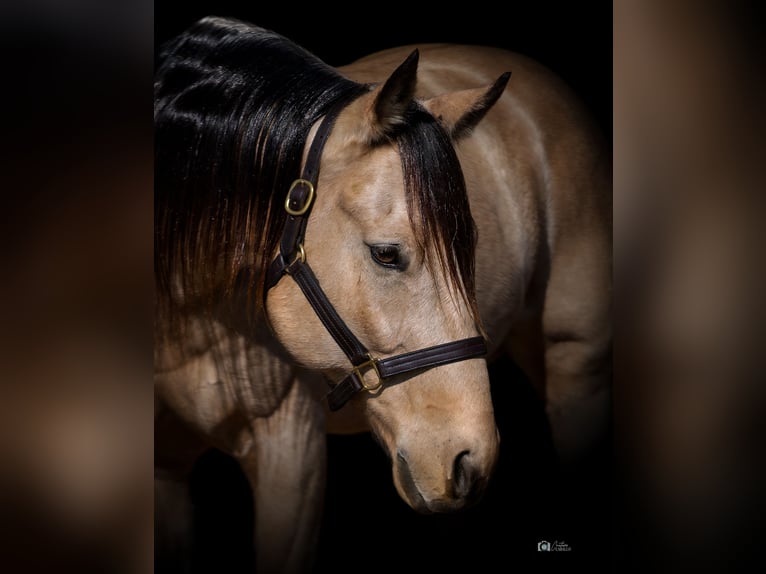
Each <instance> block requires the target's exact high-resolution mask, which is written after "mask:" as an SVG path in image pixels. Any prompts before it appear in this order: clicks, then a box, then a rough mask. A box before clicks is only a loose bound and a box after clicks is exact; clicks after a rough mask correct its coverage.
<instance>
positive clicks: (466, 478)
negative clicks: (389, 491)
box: [393, 446, 497, 514]
mask: <svg viewBox="0 0 766 574" xmlns="http://www.w3.org/2000/svg"><path fill="white" fill-rule="evenodd" d="M485 450H487V449H485ZM489 451H491V452H485V453H482V454H479V453H478V452H476V451H473V450H471V449H461V450H458V451H457V452H454V451H453V450H452V449H443V452H441V453H437V454H436V456H428V457H416V456H414V453H412V452H411V451H409V452H408V451H406V450H403V449H397V451H396V456H395V458H394V461H393V473H394V484H395V486H396V489H397V491H398V492H399V495H400V496H401V497H402V499H403V500H404V501H405V502H407V504H409V505H410V506H411V507H412V508H413V509H414V510H416V511H418V512H421V513H423V514H430V513H443V512H453V511H456V510H460V509H463V508H467V507H469V506H472V505H473V504H475V503H477V502H478V501H479V500H480V499H481V497H482V495H483V494H484V491H485V490H486V487H487V484H488V483H489V479H490V476H491V474H492V470H493V468H494V465H495V461H496V459H497V448H496V446H495V447H494V448H490V449H489ZM431 454H432V455H433V454H434V453H433V452H431Z"/></svg>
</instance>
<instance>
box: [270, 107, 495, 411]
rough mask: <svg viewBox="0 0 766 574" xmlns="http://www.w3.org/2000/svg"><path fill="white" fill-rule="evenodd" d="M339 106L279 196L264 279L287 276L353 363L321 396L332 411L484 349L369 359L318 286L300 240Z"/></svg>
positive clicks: (457, 345) (456, 345)
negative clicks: (273, 251)
mask: <svg viewBox="0 0 766 574" xmlns="http://www.w3.org/2000/svg"><path fill="white" fill-rule="evenodd" d="M343 107H344V106H343V105H342V104H341V105H336V106H334V107H333V108H332V109H331V110H330V112H328V114H327V115H326V116H325V118H324V120H322V123H321V124H320V126H319V128H318V130H317V133H316V135H315V136H314V140H313V141H312V143H311V147H310V148H309V153H308V156H307V158H306V164H305V165H304V168H303V173H302V174H301V177H300V179H296V180H295V181H294V182H293V183H292V185H291V186H290V190H289V191H288V192H287V199H286V200H285V211H287V219H286V221H285V227H284V229H283V231H282V238H281V240H280V242H279V253H278V254H277V256H276V258H275V259H274V261H273V262H272V264H271V266H270V268H269V271H268V275H267V277H266V291H267V292H268V290H269V289H271V288H272V287H274V286H275V285H276V284H277V283H279V281H280V279H281V278H282V276H284V275H289V276H290V277H292V278H293V279H294V280H295V282H296V283H297V284H298V286H299V287H300V288H301V291H303V294H304V295H305V296H306V299H307V300H308V302H309V303H310V304H311V307H312V308H313V309H314V312H315V313H316V314H317V316H318V317H319V319H320V320H321V321H322V324H323V325H324V326H325V328H326V329H327V331H328V332H329V333H330V335H332V337H333V339H335V341H336V342H337V343H338V346H339V347H340V348H341V349H342V350H343V352H344V353H345V354H346V356H347V357H348V359H349V361H351V365H352V367H353V369H352V371H351V373H349V374H348V375H347V376H346V377H345V378H344V379H343V380H342V381H341V382H340V383H338V384H337V385H335V386H334V387H333V388H332V390H331V391H330V392H329V393H328V394H327V402H328V405H329V407H330V410H332V411H337V410H338V409H340V408H341V407H342V406H343V405H345V404H346V402H348V400H349V399H351V397H353V396H354V395H355V394H356V393H357V392H359V391H362V390H367V391H377V390H378V389H380V388H381V387H382V385H383V382H384V381H386V380H387V379H390V378H391V377H394V376H396V375H402V374H405V373H411V372H413V371H418V370H425V369H430V368H432V367H438V366H440V365H446V364H449V363H455V362H457V361H463V360H466V359H473V358H476V357H481V356H484V355H486V353H487V346H486V343H485V342H484V339H483V337H470V338H467V339H460V340H458V341H453V342H451V343H444V344H441V345H436V346H434V347H427V348H425V349H420V350H418V351H412V352H410V353H403V354H401V355H396V356H394V357H388V358H385V359H378V358H375V357H373V356H372V355H371V354H370V352H369V351H368V350H367V347H365V346H364V345H363V344H362V342H361V341H360V340H359V339H358V338H357V337H356V336H355V335H354V333H353V332H352V331H351V329H349V328H348V325H346V323H345V322H344V321H343V319H341V318H340V315H338V312H337V311H336V310H335V307H333V305H332V303H330V301H329V299H328V298H327V295H325V292H324V291H323V290H322V287H321V286H320V285H319V280H318V279H317V278H316V276H315V275H314V272H313V271H312V270H311V267H309V264H308V263H307V262H306V252H305V251H304V249H303V241H304V237H305V234H306V224H307V223H308V217H309V215H310V214H311V207H312V206H313V203H314V199H315V196H316V186H317V180H318V178H319V162H320V159H321V156H322V150H323V149H324V145H325V143H326V141H327V138H328V137H329V135H330V132H331V131H332V127H333V125H334V123H335V119H336V118H337V117H338V114H339V113H340V111H341V110H342V109H343ZM369 370H372V371H374V372H375V375H376V376H377V378H378V381H377V382H376V383H375V384H372V385H370V384H367V383H366V382H365V380H364V373H365V372H367V371H369Z"/></svg>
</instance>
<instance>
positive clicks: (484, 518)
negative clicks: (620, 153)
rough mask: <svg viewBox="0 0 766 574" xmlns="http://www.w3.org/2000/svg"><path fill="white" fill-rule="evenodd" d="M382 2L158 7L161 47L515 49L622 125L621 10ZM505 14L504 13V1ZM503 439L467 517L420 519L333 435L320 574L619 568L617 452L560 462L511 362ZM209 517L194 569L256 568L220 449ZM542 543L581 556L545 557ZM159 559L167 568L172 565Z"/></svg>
mask: <svg viewBox="0 0 766 574" xmlns="http://www.w3.org/2000/svg"><path fill="white" fill-rule="evenodd" d="M408 6H414V3H411V4H404V5H395V4H390V3H384V4H380V5H375V4H371V5H368V6H364V7H362V6H361V5H355V10H353V11H351V12H349V11H345V10H340V9H334V8H332V9H330V8H328V7H327V6H326V4H325V3H315V4H309V5H305V6H300V7H299V6H298V5H297V4H291V3H280V4H278V6H276V5H272V6H269V7H262V6H259V5H257V4H256V3H254V2H250V3H245V2H225V1H216V2H199V1H197V2H185V3H183V4H180V5H179V4H175V3H174V4H172V5H171V4H170V3H168V2H161V1H158V2H156V3H155V47H159V45H160V44H161V43H162V42H163V41H165V40H167V39H169V38H171V37H172V36H173V35H175V34H177V33H179V32H181V31H182V30H183V29H184V28H185V27H187V26H188V25H190V24H192V23H193V22H194V21H196V20H197V19H198V18H201V17H203V16H206V15H217V16H232V17H237V18H240V19H244V20H247V21H250V22H252V23H255V24H258V25H260V26H263V27H266V28H271V29H273V30H275V31H277V32H279V33H281V34H282V35H284V36H287V37H288V38H290V39H292V40H294V41H295V42H297V43H298V44H300V45H302V46H303V47H304V48H306V49H308V50H309V51H311V52H313V53H314V54H316V55H317V56H319V57H320V58H322V59H323V60H324V61H325V62H327V63H328V64H330V65H333V66H340V65H344V64H347V63H350V62H351V61H353V60H354V59H356V58H358V57H361V56H364V55H366V54H368V53H371V52H374V51H376V50H380V49H384V48H389V47H393V46H397V45H401V44H411V43H421V42H458V43H471V44H484V45H491V46H497V47H501V48H506V49H510V50H514V51H518V52H521V53H524V54H526V55H528V56H531V57H533V58H535V59H537V60H538V61H540V62H541V63H543V64H545V65H547V66H548V67H550V68H551V69H552V70H554V71H555V72H557V73H558V74H559V75H560V76H561V77H562V78H563V79H564V80H565V81H567V82H568V83H569V84H570V85H571V86H572V87H573V88H574V89H575V91H576V92H577V93H578V94H579V95H580V96H581V97H582V99H583V100H584V102H585V104H586V105H587V106H588V107H589V108H590V109H591V111H592V113H593V115H594V117H595V119H596V120H597V122H598V123H599V124H600V125H601V127H602V128H603V131H604V133H605V135H606V136H607V138H608V141H611V131H612V4H611V2H603V1H602V2H589V3H586V4H583V3H564V2H540V1H537V2H529V3H524V4H518V3H514V2H506V3H503V4H502V5H499V4H497V5H495V8H494V9H490V10H487V9H482V10H476V11H474V12H471V11H470V9H471V6H470V5H469V6H468V7H467V8H468V9H466V7H463V6H458V7H457V8H458V9H457V10H454V9H452V10H450V9H448V8H446V7H442V8H439V9H438V10H437V11H436V12H434V13H432V14H428V13H426V14H425V15H423V14H422V13H421V12H420V11H418V12H417V13H412V10H411V9H410V8H409V7H408ZM501 8H502V9H501ZM491 380H492V392H493V399H494V402H495V409H496V418H497V424H498V427H499V429H500V433H501V436H502V444H501V453H500V460H499V463H498V467H497V470H496V475H495V477H494V479H493V481H492V483H491V484H490V487H489V489H488V491H487V493H486V495H485V497H484V499H483V501H482V502H481V503H480V504H479V505H478V506H477V507H474V508H473V509H469V510H467V511H465V512H462V513H459V514H455V515H444V516H441V515H437V516H421V515H418V514H416V513H415V512H414V511H412V510H411V509H410V508H409V507H408V506H406V504H405V503H404V502H403V501H402V500H401V499H400V498H399V496H398V495H397V493H396V492H395V490H394V486H393V482H392V479H391V468H390V464H389V461H388V460H387V459H386V457H385V455H384V453H383V451H382V450H381V449H380V447H379V446H378V445H377V444H376V443H374V442H373V440H372V439H371V438H370V437H369V436H367V435H361V436H351V437H329V438H328V451H329V459H328V467H329V468H328V488H327V497H326V501H325V514H324V521H323V525H322V530H321V534H320V546H319V556H318V562H317V566H316V571H317V572H325V571H335V572H346V571H348V572H352V571H353V572H357V571H367V572H370V571H387V572H390V571H392V570H394V571H396V570H404V571H413V570H417V569H421V568H422V569H424V570H425V571H429V572H431V571H449V572H452V571H456V570H461V569H467V570H468V571H470V572H510V571H514V570H518V569H520V568H521V571H541V570H546V569H548V568H547V567H550V569H551V570H559V569H565V568H579V567H584V568H587V569H588V570H589V571H590V572H602V571H607V570H609V569H610V568H611V566H612V559H613V555H614V553H615V552H617V551H618V549H619V540H617V539H616V535H615V534H614V533H613V529H614V521H613V516H612V500H611V497H612V493H611V487H612V477H611V472H612V449H611V447H610V444H604V445H603V447H602V449H601V450H599V451H598V452H597V453H596V454H595V455H594V456H593V458H592V459H589V460H587V461H585V462H583V463H582V464H581V465H580V466H579V467H577V468H569V469H561V468H559V467H558V465H557V463H556V460H555V458H554V455H553V451H552V448H551V444H550V437H549V434H548V428H547V423H546V419H545V416H544V413H543V410H542V404H541V403H540V402H539V400H538V398H537V397H536V396H535V394H534V393H533V392H532V390H531V388H530V387H529V386H528V384H527V383H526V381H525V380H524V378H523V376H521V375H520V373H519V372H518V371H517V370H516V369H515V367H514V365H513V364H511V363H510V362H502V363H499V364H495V365H493V366H492V368H491ZM192 496H193V498H194V503H195V513H196V516H197V518H198V519H199V520H198V527H197V529H196V532H195V534H196V540H195V545H194V557H193V564H194V571H195V572H247V571H248V566H249V565H251V564H252V561H253V556H252V550H251V548H250V537H251V535H252V516H251V510H250V507H249V505H250V503H251V502H250V498H249V497H250V494H249V491H248V487H247V484H246V482H245V479H244V477H243V476H242V475H241V473H240V472H239V470H238V468H237V467H236V464H235V463H233V461H231V460H230V459H228V458H227V457H225V456H224V455H223V454H221V453H219V452H215V451H214V452H211V453H209V454H208V455H206V456H205V457H203V458H202V459H201V460H200V462H199V464H198V465H197V467H196V469H195V472H194V474H193V477H192ZM541 540H547V541H549V542H554V541H560V542H565V543H567V544H568V545H569V546H570V547H571V548H572V551H571V552H567V553H539V552H537V543H538V542H539V541H541ZM169 571H171V569H170V568H167V567H166V565H165V564H160V563H158V564H157V572H158V573H161V572H169Z"/></svg>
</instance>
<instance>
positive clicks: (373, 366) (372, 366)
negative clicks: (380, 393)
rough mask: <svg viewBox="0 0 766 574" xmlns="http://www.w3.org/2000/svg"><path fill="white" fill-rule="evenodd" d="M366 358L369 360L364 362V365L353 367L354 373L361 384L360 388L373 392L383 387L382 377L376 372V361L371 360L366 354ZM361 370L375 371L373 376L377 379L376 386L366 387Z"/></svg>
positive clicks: (370, 356) (371, 357)
mask: <svg viewBox="0 0 766 574" xmlns="http://www.w3.org/2000/svg"><path fill="white" fill-rule="evenodd" d="M367 357H368V358H369V360H368V361H365V362H364V363H361V364H359V365H355V366H354V369H353V370H354V372H355V373H356V374H357V376H358V377H359V380H360V381H361V382H362V386H363V387H364V388H365V389H366V390H367V391H369V392H371V393H372V392H375V391H377V390H378V389H379V388H380V387H382V386H383V377H381V376H380V371H379V370H378V360H377V359H375V358H373V356H372V355H370V354H369V353H367ZM362 369H365V370H366V369H372V370H373V371H375V376H377V377H378V382H377V384H372V385H368V384H367V382H366V381H365V380H364V373H363V372H362Z"/></svg>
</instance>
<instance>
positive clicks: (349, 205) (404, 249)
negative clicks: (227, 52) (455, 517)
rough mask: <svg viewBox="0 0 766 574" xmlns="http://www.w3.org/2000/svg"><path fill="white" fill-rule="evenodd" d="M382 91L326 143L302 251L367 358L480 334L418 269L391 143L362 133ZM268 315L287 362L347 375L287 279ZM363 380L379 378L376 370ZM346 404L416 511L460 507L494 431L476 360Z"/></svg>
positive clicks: (428, 272)
mask: <svg viewBox="0 0 766 574" xmlns="http://www.w3.org/2000/svg"><path fill="white" fill-rule="evenodd" d="M379 92H380V90H378V91H376V92H372V93H371V94H369V95H368V96H365V97H363V98H361V99H359V100H358V101H356V102H354V103H353V104H351V106H349V108H347V109H346V110H345V111H344V112H343V113H342V114H341V116H340V117H339V119H338V123H337V125H336V127H335V129H334V131H333V134H332V135H331V136H330V139H329V140H328V143H327V146H326V148H325V151H324V155H323V159H322V164H321V165H322V167H321V172H320V179H319V184H318V187H317V198H316V202H315V205H314V208H313V212H312V215H311V217H310V218H309V223H308V228H307V232H306V241H305V251H306V257H307V261H308V262H309V264H310V265H311V267H312V268H313V270H314V272H315V274H316V275H317V277H318V279H319V281H320V284H321V285H322V288H323V289H324V291H325V292H326V294H327V296H328V298H329V299H330V301H331V302H332V304H333V305H334V306H335V308H336V309H337V311H338V313H339V314H340V316H341V317H342V318H343V320H344V321H345V322H346V324H347V325H348V326H349V327H350V329H351V330H352V331H353V332H354V334H355V335H356V336H357V337H358V338H359V339H360V340H361V341H362V342H363V343H364V344H365V345H366V346H367V347H368V349H369V350H370V351H371V353H372V355H373V356H375V357H379V358H385V357H388V356H392V355H398V354H401V353H404V352H409V351H415V350H418V349H423V348H426V347H429V346H433V345H436V344H440V343H445V342H450V341H455V340H458V339H463V338H467V337H472V336H476V335H477V334H478V330H477V326H476V322H475V319H474V317H473V315H472V313H471V310H470V308H469V305H468V304H467V303H466V301H465V300H464V299H463V298H462V297H460V296H459V295H458V294H456V293H455V292H454V291H453V290H452V289H450V286H449V278H448V276H447V274H446V272H444V271H442V270H441V269H440V267H439V266H437V265H429V264H427V258H428V254H427V253H425V252H424V250H423V248H422V246H421V242H419V241H418V229H416V228H415V227H414V226H413V223H412V222H411V219H410V217H409V215H408V210H407V198H406V197H405V189H404V180H403V171H402V163H401V158H400V157H399V151H398V149H397V148H396V146H395V145H392V144H380V145H375V146H370V145H369V138H368V137H366V136H365V137H362V136H360V131H359V125H366V123H367V124H369V123H370V120H369V119H367V120H365V118H366V116H367V114H369V110H370V109H371V108H375V106H374V105H372V104H373V103H374V102H375V101H376V100H375V98H378V99H379V98H380V94H379ZM365 121H366V123H365ZM374 121H378V122H379V121H380V119H379V118H378V119H376V120H374ZM378 129H379V126H378ZM414 219H415V220H416V221H417V218H414ZM267 311H268V314H269V317H270V320H271V323H272V326H273V328H274V330H275V332H276V334H277V336H278V337H279V339H280V340H281V342H282V343H283V344H284V345H285V347H286V348H287V349H288V351H289V352H290V353H291V354H292V355H293V356H294V357H295V358H296V360H298V361H299V362H300V363H302V364H304V365H305V366H307V367H310V368H313V369H317V370H321V371H322V372H323V373H324V374H325V375H326V376H327V378H329V379H330V380H332V381H338V380H340V379H341V378H342V377H343V376H344V375H346V374H348V372H349V370H350V367H349V362H348V359H347V358H346V357H345V355H344V354H343V352H342V351H341V350H340V348H339V347H338V345H337V344H336V343H335V341H334V340H333V339H332V337H331V336H330V335H329V334H328V332H327V331H326V329H325V328H324V326H323V325H322V323H321V322H320V321H319V319H318V318H317V317H316V315H315V313H314V312H313V310H312V309H311V307H310V306H309V304H308V302H307V301H306V299H305V296H304V295H303V293H302V292H301V291H300V289H299V287H298V286H297V285H296V284H295V282H293V281H289V280H282V281H280V283H279V284H278V285H277V286H276V287H274V288H273V289H272V290H271V291H270V293H269V296H268V299H267ZM365 377H369V378H370V379H369V382H370V383H373V384H374V383H375V382H376V379H375V374H374V372H368V373H366V374H365ZM344 408H345V409H349V408H359V409H361V410H362V412H363V413H364V416H365V418H366V420H367V422H368V424H369V426H370V428H371V429H372V431H373V432H374V434H375V435H376V436H377V437H378V438H379V440H380V441H381V443H382V444H383V446H384V448H385V450H386V451H387V452H388V454H389V456H390V458H391V461H392V465H393V477H394V482H395V485H396V488H397V490H398V492H399V494H400V495H401V496H402V498H403V499H404V500H405V501H406V502H407V503H408V504H410V506H412V507H413V508H415V509H416V510H419V511H422V512H440V511H448V510H453V509H458V508H461V507H463V506H464V505H466V504H467V503H470V502H472V501H475V500H476V499H477V498H478V495H479V494H480V493H481V492H482V491H483V489H484V487H485V486H486V483H487V481H488V479H489V477H490V474H491V472H492V469H493V466H494V464H495V461H496V458H497V451H498V441H499V438H498V433H497V430H496V427H495V421H494V415H493V408H492V401H491V396H490V386H489V377H488V373H487V367H486V362H485V361H484V360H483V359H470V360H464V361H460V362H457V363H453V364H450V365H443V366H440V367H435V368H431V369H429V370H426V371H423V372H416V374H415V376H409V377H408V378H407V379H406V380H404V381H402V382H400V383H399V384H393V385H388V384H385V385H383V387H382V388H381V389H380V390H379V391H376V392H374V393H363V394H362V395H360V398H357V399H355V400H354V401H353V402H352V404H349V405H347V406H346V407H344Z"/></svg>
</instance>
